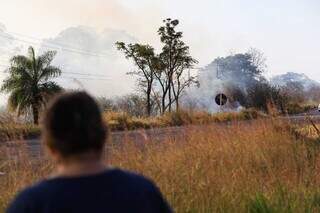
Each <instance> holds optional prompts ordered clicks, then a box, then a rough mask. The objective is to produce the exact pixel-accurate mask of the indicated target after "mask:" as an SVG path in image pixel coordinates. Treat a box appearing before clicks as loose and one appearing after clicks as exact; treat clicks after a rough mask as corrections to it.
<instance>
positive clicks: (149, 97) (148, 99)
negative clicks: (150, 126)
mask: <svg viewBox="0 0 320 213" xmlns="http://www.w3.org/2000/svg"><path fill="white" fill-rule="evenodd" d="M151 89H152V88H151V86H148V89H147V115H148V116H150V115H151Z"/></svg>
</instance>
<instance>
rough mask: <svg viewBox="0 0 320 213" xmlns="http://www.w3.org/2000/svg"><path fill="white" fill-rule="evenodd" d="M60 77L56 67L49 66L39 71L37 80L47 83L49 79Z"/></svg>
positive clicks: (59, 71)
mask: <svg viewBox="0 0 320 213" xmlns="http://www.w3.org/2000/svg"><path fill="white" fill-rule="evenodd" d="M60 75H61V70H60V69H59V68H58V67H55V66H51V65H49V66H47V67H46V68H44V69H42V70H41V74H40V76H39V80H40V81H41V80H44V81H47V80H48V79H50V78H54V77H58V76H60Z"/></svg>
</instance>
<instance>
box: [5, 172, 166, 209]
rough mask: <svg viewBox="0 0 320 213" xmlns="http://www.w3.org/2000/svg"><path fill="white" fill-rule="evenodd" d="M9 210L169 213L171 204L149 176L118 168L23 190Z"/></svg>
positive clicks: (57, 179) (45, 182) (47, 182)
mask: <svg viewBox="0 0 320 213" xmlns="http://www.w3.org/2000/svg"><path fill="white" fill-rule="evenodd" d="M7 212H8V213H18V212H21V213H44V212H45V213H64V212H68V213H82V212H87V213H96V212H97V213H98V212H99V213H103V212H108V213H109V212H110V213H122V212H130V213H146V212H148V213H149V212H155V213H158V212H159V213H160V212H163V213H166V212H171V210H170V207H169V206H168V204H167V203H166V201H165V200H164V198H163V197H162V195H161V193H160V191H159V189H158V188H157V187H156V186H155V185H154V184H153V183H152V182H151V181H149V180H147V179H146V178H144V177H142V176H140V175H137V174H133V173H130V172H125V171H122V170H119V169H112V170H107V171H105V172H103V173H100V174H97V175H90V176H82V177H72V178H69V177H68V178H67V177H59V178H54V179H49V180H45V181H42V182H40V183H38V184H36V185H34V186H32V187H30V188H27V189H25V190H24V191H22V192H21V193H20V194H19V195H18V196H17V197H16V199H15V200H14V202H13V203H12V204H11V205H10V206H9V208H8V210H7Z"/></svg>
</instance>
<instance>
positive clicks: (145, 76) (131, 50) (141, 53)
mask: <svg viewBox="0 0 320 213" xmlns="http://www.w3.org/2000/svg"><path fill="white" fill-rule="evenodd" d="M116 46H117V48H118V50H120V51H122V52H123V53H124V55H125V56H126V58H127V59H132V60H133V62H134V64H135V65H136V67H137V68H138V69H137V70H135V71H132V72H128V74H130V75H136V76H138V86H139V88H140V89H142V91H143V93H144V94H145V96H146V111H147V114H148V116H150V114H151V110H152V87H153V84H154V80H155V69H157V64H158V56H156V54H155V53H154V49H153V47H151V46H149V45H142V44H125V43H124V42H117V43H116Z"/></svg>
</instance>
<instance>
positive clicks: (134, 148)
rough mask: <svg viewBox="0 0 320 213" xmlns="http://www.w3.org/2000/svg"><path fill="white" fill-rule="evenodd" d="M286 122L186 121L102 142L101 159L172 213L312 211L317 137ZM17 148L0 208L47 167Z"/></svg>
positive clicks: (319, 198) (319, 167)
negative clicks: (147, 186) (141, 184)
mask: <svg viewBox="0 0 320 213" xmlns="http://www.w3.org/2000/svg"><path fill="white" fill-rule="evenodd" d="M288 126H290V125H289V124H287V123H284V122H280V121H277V120H255V121H252V122H232V123H231V124H212V125H208V126H201V127H200V126H189V127H184V128H183V130H182V131H183V134H181V135H179V137H176V136H175V135H173V134H172V133H168V134H165V135H163V140H162V141H161V142H157V141H155V140H154V138H152V136H146V137H145V141H144V142H143V143H134V142H133V141H131V140H130V139H129V138H127V139H126V141H124V143H123V144H122V145H121V146H119V145H118V146H117V145H114V146H110V147H109V149H108V152H107V153H106V159H107V160H106V161H108V164H111V165H113V166H115V167H121V168H124V169H128V170H131V171H135V172H139V173H142V174H144V175H145V176H147V177H149V178H151V179H153V180H154V181H155V182H156V183H157V185H158V186H159V187H160V189H161V191H162V192H163V193H164V195H165V196H166V198H167V199H168V201H169V202H170V204H171V205H172V206H173V208H174V209H175V211H176V212H319V211H320V191H319V190H318V189H319V186H320V179H319V172H320V156H319V153H320V152H319V151H320V150H319V144H318V141H317V140H311V139H304V138H303V137H300V138H297V137H296V136H295V135H292V131H290V128H288ZM280 127H283V128H280ZM141 134H143V132H141ZM21 153H22V154H21V155H18V156H17V157H16V158H15V160H14V161H13V162H12V163H7V164H6V166H4V167H3V168H5V169H4V171H5V173H6V175H4V176H1V177H0V178H1V181H0V190H1V192H5V193H3V194H1V198H0V206H1V207H2V208H4V206H6V205H7V203H8V202H9V200H10V199H11V198H12V197H13V196H14V194H15V193H16V191H18V190H19V189H21V188H22V187H24V186H26V185H28V184H30V183H31V182H33V181H35V180H39V179H41V178H42V177H43V176H45V175H47V174H48V173H49V172H50V171H51V169H52V166H51V164H50V163H48V162H47V161H40V162H39V161H38V162H37V161H36V162H34V160H32V159H30V157H28V156H25V155H23V153H24V151H22V152H21ZM10 156H11V155H10ZM1 162H2V163H3V162H6V161H3V160H2V161H1ZM0 165H1V164H0ZM0 168H1V167H0Z"/></svg>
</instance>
